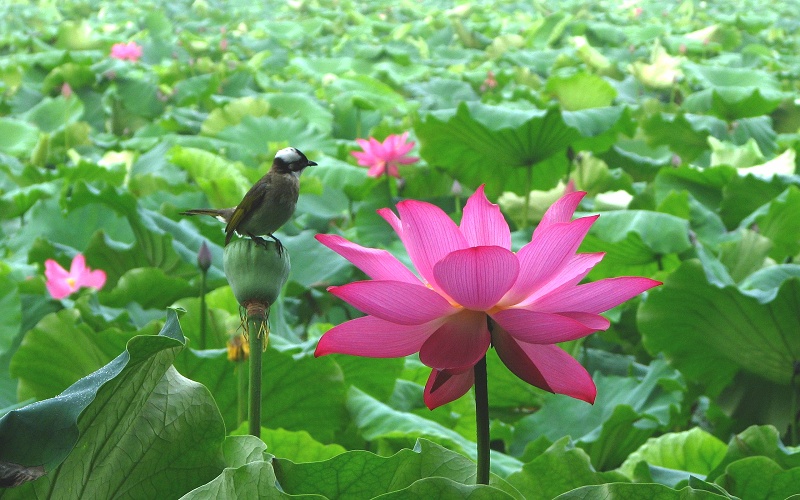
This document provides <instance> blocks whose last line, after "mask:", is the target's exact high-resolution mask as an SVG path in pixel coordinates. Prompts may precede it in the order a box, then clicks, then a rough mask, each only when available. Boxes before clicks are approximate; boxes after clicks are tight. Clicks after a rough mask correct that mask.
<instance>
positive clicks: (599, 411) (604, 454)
mask: <svg viewBox="0 0 800 500" xmlns="http://www.w3.org/2000/svg"><path fill="white" fill-rule="evenodd" d="M594 380H595V383H596V384H597V401H595V404H594V405H589V404H586V403H585V402H583V401H579V400H576V399H572V398H569V397H566V396H562V395H555V394H548V395H547V396H545V401H544V403H543V404H542V408H541V409H540V410H539V411H537V412H536V413H534V414H532V415H529V416H527V417H525V418H523V419H521V420H520V421H519V422H518V423H517V425H516V428H515V430H514V439H513V441H512V443H511V448H510V450H511V453H512V454H514V455H516V456H519V455H522V454H523V452H524V451H525V447H526V446H527V445H528V444H529V443H531V442H533V441H535V440H536V439H537V438H539V437H540V436H544V437H546V438H547V439H549V440H550V441H556V440H558V439H560V438H561V437H562V436H564V434H567V433H569V434H570V435H571V436H572V438H573V440H574V441H575V443H576V444H577V445H578V446H579V447H581V448H583V449H584V450H585V451H586V453H587V454H588V455H589V456H590V457H591V459H592V464H593V465H594V466H595V467H596V468H598V469H600V470H605V469H608V468H612V467H616V466H618V465H619V464H621V463H622V462H623V460H624V459H625V457H627V456H628V454H629V453H631V452H632V451H634V450H636V449H637V448H638V447H639V446H640V445H642V444H643V443H644V442H645V441H646V440H647V438H649V437H650V436H652V435H653V434H654V433H655V432H656V431H657V430H658V429H663V428H665V427H666V426H668V425H669V423H670V420H671V415H672V413H673V412H675V411H676V410H677V408H678V407H679V405H680V403H681V400H682V399H683V394H682V387H681V383H680V380H679V379H678V374H677V373H676V372H675V370H673V369H671V368H669V367H668V366H667V364H666V363H665V362H664V361H662V360H656V361H654V362H653V363H652V364H651V365H650V366H649V367H648V368H647V369H646V371H645V372H644V373H643V376H642V377H641V379H640V380H638V379H637V377H631V376H626V377H620V376H613V375H603V374H602V373H599V372H595V374H594Z"/></svg>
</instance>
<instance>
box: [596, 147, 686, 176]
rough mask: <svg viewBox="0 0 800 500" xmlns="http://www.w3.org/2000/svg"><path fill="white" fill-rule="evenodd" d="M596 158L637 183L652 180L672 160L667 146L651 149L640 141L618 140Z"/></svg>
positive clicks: (671, 154)
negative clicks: (627, 175) (620, 170)
mask: <svg viewBox="0 0 800 500" xmlns="http://www.w3.org/2000/svg"><path fill="white" fill-rule="evenodd" d="M597 156H598V158H600V159H602V160H603V161H605V162H606V163H607V164H608V165H609V166H610V167H611V168H620V169H622V170H623V171H624V172H625V173H627V174H629V175H630V176H631V177H633V179H634V180H637V181H651V180H653V178H654V177H655V176H656V174H657V173H658V172H660V171H661V170H662V168H663V167H666V166H668V165H671V164H672V159H673V153H672V152H671V151H670V150H669V148H668V147H667V146H656V147H651V146H649V145H648V144H647V142H645V141H644V140H642V139H620V140H619V141H617V143H616V144H614V145H613V146H611V148H610V149H609V150H608V151H606V152H604V153H600V154H598V155H597Z"/></svg>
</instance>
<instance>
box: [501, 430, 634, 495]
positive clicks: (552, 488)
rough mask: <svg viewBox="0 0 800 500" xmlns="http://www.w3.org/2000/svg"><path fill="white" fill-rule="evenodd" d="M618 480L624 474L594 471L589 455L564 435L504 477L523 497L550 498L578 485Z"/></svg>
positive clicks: (619, 480) (623, 479)
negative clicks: (516, 470)
mask: <svg viewBox="0 0 800 500" xmlns="http://www.w3.org/2000/svg"><path fill="white" fill-rule="evenodd" d="M621 481H625V477H624V476H622V475H621V474H619V473H616V472H598V471H596V470H595V468H594V467H592V464H591V462H590V460H589V455H587V454H586V452H584V451H583V450H582V449H580V448H576V447H575V446H574V444H573V443H571V442H570V439H569V437H566V436H565V437H563V438H561V439H559V440H558V441H556V442H555V443H553V444H552V445H551V446H550V447H549V448H547V450H545V451H544V452H543V453H542V454H540V455H539V456H537V457H536V458H534V459H533V460H532V461H530V462H528V463H526V464H525V465H524V466H523V467H522V470H521V471H519V472H515V473H514V474H511V475H510V476H509V477H508V482H509V483H511V485H512V486H514V487H515V488H517V489H518V490H519V491H520V492H521V493H523V494H524V495H525V498H526V499H527V500H535V499H536V500H550V499H551V498H555V497H556V496H558V495H560V494H561V493H566V492H567V491H570V490H573V489H575V488H580V487H581V486H586V485H589V484H603V483H611V482H621Z"/></svg>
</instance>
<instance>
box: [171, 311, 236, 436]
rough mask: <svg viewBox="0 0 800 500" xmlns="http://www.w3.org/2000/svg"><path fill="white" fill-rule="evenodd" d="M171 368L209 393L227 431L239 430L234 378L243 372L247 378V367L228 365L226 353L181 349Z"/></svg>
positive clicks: (231, 363) (212, 350) (229, 363)
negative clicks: (212, 396)
mask: <svg viewBox="0 0 800 500" xmlns="http://www.w3.org/2000/svg"><path fill="white" fill-rule="evenodd" d="M181 323H184V322H183V321H181ZM195 336H196V335H195ZM174 364H175V369H176V370H178V372H180V374H181V375H183V376H184V377H186V378H189V379H192V380H194V381H196V382H200V383H201V384H203V385H204V386H206V387H207V388H208V390H209V391H211V394H213V395H214V401H215V402H216V404H217V408H219V411H220V413H221V414H222V418H223V420H224V421H225V427H226V428H227V429H235V428H236V427H238V425H239V423H240V422H239V421H238V418H239V415H238V411H237V408H238V407H237V401H238V397H237V393H238V391H237V377H238V376H239V373H238V370H244V376H245V378H246V377H247V376H248V375H247V374H248V371H247V366H248V365H247V363H243V364H239V363H234V362H232V361H228V351H227V349H203V350H199V349H184V350H183V351H182V352H181V353H180V355H178V357H177V358H175V363H174Z"/></svg>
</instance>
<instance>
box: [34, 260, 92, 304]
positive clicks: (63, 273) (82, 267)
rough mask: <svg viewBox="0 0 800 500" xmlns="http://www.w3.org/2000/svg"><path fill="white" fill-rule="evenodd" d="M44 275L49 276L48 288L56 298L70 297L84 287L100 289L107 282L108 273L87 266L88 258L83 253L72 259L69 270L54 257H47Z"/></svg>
mask: <svg viewBox="0 0 800 500" xmlns="http://www.w3.org/2000/svg"><path fill="white" fill-rule="evenodd" d="M44 275H45V277H46V278H47V290H48V291H49V292H50V295H52V296H53V298H54V299H63V298H64V297H68V296H70V295H71V294H73V293H74V292H76V291H78V289H79V288H83V287H91V288H97V289H98V290H99V289H101V288H103V285H105V284H106V273H105V272H104V271H101V270H97V271H92V270H91V269H89V268H88V267H86V259H85V258H84V256H83V255H82V254H78V255H76V256H75V258H73V259H72V264H71V265H70V268H69V271H67V270H66V269H64V268H63V267H61V266H60V265H59V264H58V262H56V261H54V260H53V259H47V260H46V261H45V262H44Z"/></svg>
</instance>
